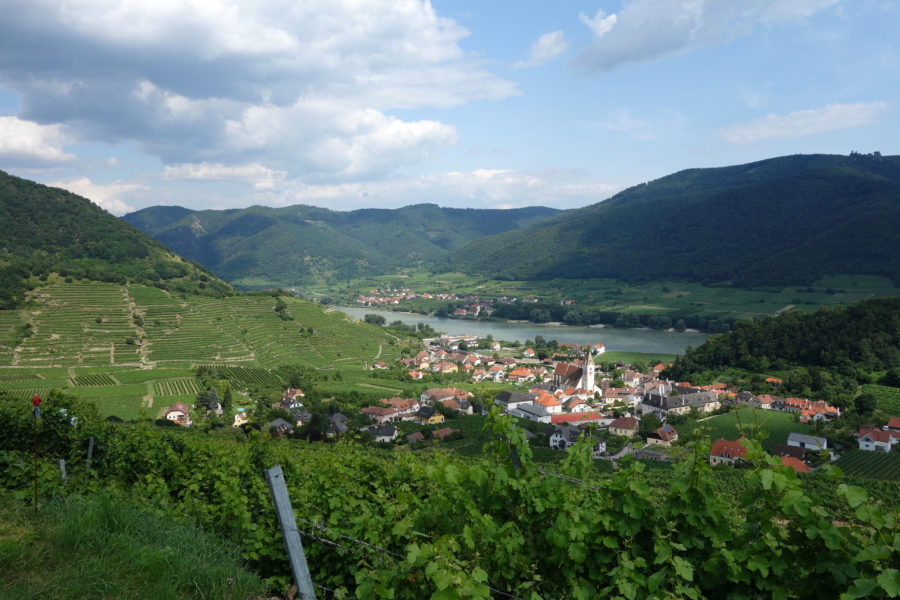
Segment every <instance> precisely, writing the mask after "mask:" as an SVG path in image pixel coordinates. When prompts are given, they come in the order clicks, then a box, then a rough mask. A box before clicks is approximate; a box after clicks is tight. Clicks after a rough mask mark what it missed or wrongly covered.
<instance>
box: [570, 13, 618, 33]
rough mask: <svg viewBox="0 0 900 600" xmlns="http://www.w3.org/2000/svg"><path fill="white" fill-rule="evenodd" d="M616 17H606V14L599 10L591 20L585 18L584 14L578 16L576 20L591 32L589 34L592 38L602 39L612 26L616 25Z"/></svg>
mask: <svg viewBox="0 0 900 600" xmlns="http://www.w3.org/2000/svg"><path fill="white" fill-rule="evenodd" d="M617 19H618V17H616V15H614V14H613V15H609V16H607V15H606V13H605V12H604V11H603V10H602V9H601V10H598V11H597V14H595V15H594V17H593V18H591V17H589V16H587V15H586V14H584V13H581V14H579V15H578V20H579V21H581V22H582V23H584V24H585V25H587V26H588V29H590V30H591V33H593V34H594V37H598V38H600V37H603V36H604V35H606V34H607V33H609V31H610V30H611V29H612V28H613V25H615V24H616V20H617Z"/></svg>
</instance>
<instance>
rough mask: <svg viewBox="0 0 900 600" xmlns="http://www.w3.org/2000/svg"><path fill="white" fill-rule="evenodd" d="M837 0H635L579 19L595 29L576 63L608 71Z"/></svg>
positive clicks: (799, 15)
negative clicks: (609, 12) (613, 11)
mask: <svg viewBox="0 0 900 600" xmlns="http://www.w3.org/2000/svg"><path fill="white" fill-rule="evenodd" d="M838 2H839V0H791V1H790V2H784V1H783V0H741V1H740V2H729V1H725V0H632V1H631V2H629V3H627V4H625V6H624V7H623V8H622V10H621V11H620V12H618V13H617V14H612V15H609V16H605V13H603V11H598V12H597V14H596V15H595V16H594V17H593V18H588V17H587V16H586V15H584V14H582V15H581V17H580V18H581V21H582V22H584V23H585V24H587V25H588V27H589V28H590V29H591V31H592V32H593V33H594V40H593V41H592V42H591V44H590V45H588V46H587V47H586V48H584V49H583V50H582V51H581V53H580V54H579V56H578V58H577V63H578V64H579V65H580V66H581V67H583V68H584V69H586V70H588V71H594V72H605V71H609V70H611V69H614V68H616V67H619V66H621V65H624V64H629V63H635V62H641V61H647V60H655V59H658V58H662V57H665V56H670V55H673V54H677V53H679V52H683V51H685V50H688V49H690V48H695V47H698V46H705V45H710V44H716V43H720V42H722V41H725V40H728V39H731V38H734V37H737V36H741V35H746V34H748V33H750V32H751V31H753V29H754V28H755V27H757V26H759V25H769V24H774V23H779V22H784V21H794V20H800V19H805V18H808V17H810V16H812V15H813V14H815V13H816V12H819V11H821V10H823V9H826V8H828V7H830V6H833V5H834V4H837V3H838Z"/></svg>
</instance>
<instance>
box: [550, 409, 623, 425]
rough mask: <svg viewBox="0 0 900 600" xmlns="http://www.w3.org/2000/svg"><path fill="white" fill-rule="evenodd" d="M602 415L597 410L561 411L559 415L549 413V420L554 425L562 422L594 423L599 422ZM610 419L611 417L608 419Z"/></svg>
mask: <svg viewBox="0 0 900 600" xmlns="http://www.w3.org/2000/svg"><path fill="white" fill-rule="evenodd" d="M602 419H603V415H602V414H600V413H598V412H580V413H563V414H561V415H550V422H551V423H552V424H554V425H562V424H563V423H578V424H581V423H596V424H598V425H599V424H600V422H601V421H602ZM610 421H612V419H610Z"/></svg>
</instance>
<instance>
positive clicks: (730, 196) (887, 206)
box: [444, 154, 900, 286]
mask: <svg viewBox="0 0 900 600" xmlns="http://www.w3.org/2000/svg"><path fill="white" fill-rule="evenodd" d="M898 250H900V157H897V156H881V155H859V154H853V155H851V156H831V155H796V156H787V157H780V158H773V159H769V160H764V161H760V162H756V163H750V164H746V165H739V166H733V167H722V168H716V169H690V170H687V171H681V172H679V173H675V174H673V175H669V176H667V177H663V178H661V179H658V180H655V181H652V182H650V183H646V184H641V185H637V186H635V187H632V188H630V189H628V190H625V191H623V192H621V193H620V194H617V195H616V196H614V197H613V198H610V199H609V200H606V201H604V202H601V203H599V204H594V205H591V206H588V207H585V208H582V209H578V210H574V211H568V212H566V213H563V214H560V215H557V216H556V217H553V218H551V219H548V220H546V221H544V222H542V223H538V224H536V225H533V226H531V227H528V228H525V229H522V230H517V231H511V232H508V233H505V234H501V235H498V236H493V237H488V238H484V239H481V240H476V241H475V242H473V243H471V244H469V245H468V246H466V247H464V248H462V249H461V250H459V251H457V252H455V253H453V254H452V255H451V257H450V258H449V259H448V261H447V262H446V263H445V265H444V268H447V269H459V270H463V271H465V272H468V273H479V274H483V275H485V276H488V277H495V278H501V279H514V280H533V279H552V278H555V277H561V278H570V279H581V278H598V277H610V278H615V279H620V280H623V281H652V280H660V279H682V280H688V281H696V282H701V283H716V282H730V283H733V284H734V285H736V286H785V285H808V284H810V283H812V282H814V281H816V280H818V279H820V278H821V277H822V276H823V275H825V274H872V275H883V276H887V277H889V278H891V279H892V280H893V281H894V282H900V252H898Z"/></svg>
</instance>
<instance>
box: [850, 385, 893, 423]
mask: <svg viewBox="0 0 900 600" xmlns="http://www.w3.org/2000/svg"><path fill="white" fill-rule="evenodd" d="M859 391H860V393H861V394H872V395H873V396H875V400H876V401H877V402H878V408H880V409H881V410H883V411H884V412H886V413H887V414H888V415H890V416H892V417H900V389H898V388H895V387H888V386H886V385H875V384H873V383H867V384H866V385H864V386H862V387H861V388H860V390H859Z"/></svg>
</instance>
